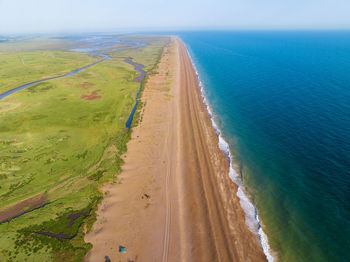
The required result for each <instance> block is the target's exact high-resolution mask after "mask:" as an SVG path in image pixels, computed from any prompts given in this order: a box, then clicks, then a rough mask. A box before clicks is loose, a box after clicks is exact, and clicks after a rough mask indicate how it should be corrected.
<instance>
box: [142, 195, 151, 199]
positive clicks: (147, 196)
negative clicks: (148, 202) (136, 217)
mask: <svg viewBox="0 0 350 262" xmlns="http://www.w3.org/2000/svg"><path fill="white" fill-rule="evenodd" d="M144 197H145V198H147V199H150V198H151V196H150V195H147V194H143V196H142V199H143V198H144Z"/></svg>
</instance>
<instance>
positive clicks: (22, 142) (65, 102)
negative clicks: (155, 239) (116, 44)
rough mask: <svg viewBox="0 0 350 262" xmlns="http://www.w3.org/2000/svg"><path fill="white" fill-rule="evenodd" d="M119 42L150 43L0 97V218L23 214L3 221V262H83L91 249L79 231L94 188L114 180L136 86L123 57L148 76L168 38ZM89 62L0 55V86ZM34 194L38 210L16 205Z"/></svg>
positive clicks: (60, 54)
mask: <svg viewBox="0 0 350 262" xmlns="http://www.w3.org/2000/svg"><path fill="white" fill-rule="evenodd" d="M124 38H127V39H128V40H131V41H132V40H133V39H134V38H135V39H136V38H137V39H139V41H145V42H147V43H148V45H147V46H145V47H141V48H138V49H136V50H134V49H128V50H122V51H116V52H112V53H110V55H111V59H109V60H107V61H105V62H103V63H101V64H98V65H96V66H94V67H91V68H89V69H87V70H85V71H82V72H80V73H78V74H76V75H73V76H70V77H66V78H61V79H55V80H51V81H48V82H44V83H40V84H37V85H35V86H32V87H30V88H27V89H24V90H21V91H19V92H17V93H15V94H13V95H11V96H9V97H6V98H4V99H2V100H0V214H1V211H2V210H3V211H4V210H5V211H6V210H10V209H11V208H12V209H13V208H14V207H15V208H17V209H18V208H21V209H23V211H26V212H27V213H24V214H22V215H20V216H19V217H17V218H15V219H13V220H11V221H10V222H5V223H2V224H0V261H81V260H82V258H83V256H84V255H85V254H86V252H87V251H88V250H89V249H90V248H91V245H90V244H87V243H85V242H84V241H83V236H84V232H85V231H86V230H89V228H91V225H92V223H93V221H94V210H95V209H96V206H97V203H98V202H99V201H100V200H101V198H102V195H101V193H100V192H99V190H98V188H99V187H100V186H101V184H104V183H106V182H112V181H114V183H118V182H119V181H118V177H117V176H116V175H117V174H118V173H119V172H120V171H121V164H122V162H123V161H122V159H121V155H122V154H123V153H124V152H126V143H127V141H128V140H129V139H130V131H128V130H126V128H125V122H126V120H127V119H128V116H129V114H130V112H131V110H132V107H133V106H134V104H135V96H136V93H137V91H138V89H139V84H138V83H136V82H134V81H133V80H134V78H135V76H136V72H135V71H134V68H133V67H132V66H131V65H129V64H127V63H125V62H124V59H125V57H133V58H134V61H135V62H136V63H140V64H143V65H145V71H146V72H148V73H151V71H152V69H153V68H154V67H155V66H156V63H157V61H158V59H159V57H160V54H161V51H162V48H163V47H164V45H165V44H167V43H168V41H169V39H168V38H166V37H132V36H129V37H124ZM0 47H1V44H0ZM0 49H1V48H0ZM19 57H22V59H23V61H24V65H23V64H22V62H21V59H20V58H19ZM94 60H95V59H93V58H91V57H89V56H88V55H87V54H83V53H72V52H64V51H40V52H21V53H11V54H7V55H0V65H1V63H2V62H4V61H6V64H7V65H8V66H7V67H6V69H4V67H3V66H0V75H1V77H0V92H2V91H6V89H11V88H14V87H16V85H19V84H23V83H24V82H26V81H28V82H30V81H33V80H37V79H40V78H44V77H47V76H48V75H50V76H51V75H53V74H56V73H57V72H58V71H59V73H60V74H61V73H62V72H67V71H71V70H72V69H74V68H75V67H81V66H82V65H85V64H89V63H91V61H94ZM136 116H137V114H136ZM136 120H137V119H136ZM36 196H42V198H41V199H45V200H44V202H43V203H42V204H44V206H43V207H41V208H37V209H34V210H32V209H33V208H34V206H30V204H29V205H27V204H26V206H23V205H24V204H23V205H22V206H18V204H19V203H27V202H23V201H25V200H27V201H29V202H30V201H31V200H32V198H33V197H36ZM3 213H4V212H3ZM0 219H1V215H0ZM69 238H71V239H69Z"/></svg>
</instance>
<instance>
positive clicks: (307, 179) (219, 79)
mask: <svg viewBox="0 0 350 262" xmlns="http://www.w3.org/2000/svg"><path fill="white" fill-rule="evenodd" d="M178 35H179V36H180V37H181V39H182V40H183V41H184V42H185V44H186V45H187V47H188V48H189V51H190V54H191V56H192V59H193V61H194V64H195V65H196V67H197V70H198V73H199V76H200V80H201V81H202V85H203V89H204V91H205V94H206V98H207V99H208V103H209V104H210V107H211V109H212V111H213V116H214V119H215V122H216V123H217V125H218V128H219V129H220V130H221V132H222V134H221V135H222V137H223V138H224V139H225V140H226V141H227V142H228V144H229V147H230V152H231V154H232V158H233V160H234V163H235V170H236V172H237V173H238V178H237V181H241V182H242V183H243V185H244V187H245V191H246V192H247V193H248V195H249V197H250V200H251V201H252V203H253V204H254V206H255V207H256V208H257V212H258V215H259V218H260V220H261V221H262V222H263V229H264V232H265V233H266V234H267V236H268V240H269V244H270V246H271V248H272V250H273V251H275V252H276V253H277V256H278V258H279V259H280V261H350V255H349V254H348V252H347V248H348V247H349V246H350V242H349V239H348V236H349V235H350V199H349V198H350V195H349V192H350V158H349V155H350V106H349V101H350V88H349V87H350V33H349V32H181V33H178ZM253 216H254V215H253Z"/></svg>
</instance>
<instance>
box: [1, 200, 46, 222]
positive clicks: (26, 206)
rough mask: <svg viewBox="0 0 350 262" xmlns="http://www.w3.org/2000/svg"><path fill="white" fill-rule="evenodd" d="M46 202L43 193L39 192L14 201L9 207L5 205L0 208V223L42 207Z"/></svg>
mask: <svg viewBox="0 0 350 262" xmlns="http://www.w3.org/2000/svg"><path fill="white" fill-rule="evenodd" d="M47 204H48V202H47V199H46V196H45V194H40V195H37V196H34V197H30V198H28V199H26V200H23V201H21V202H19V203H16V204H14V205H12V206H10V207H6V208H4V209H3V210H0V224H2V223H4V222H9V221H11V220H12V219H14V218H16V217H19V216H21V215H23V214H25V213H28V212H30V211H33V210H34V209H37V208H40V207H43V206H45V205H47Z"/></svg>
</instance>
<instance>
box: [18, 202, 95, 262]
mask: <svg viewBox="0 0 350 262" xmlns="http://www.w3.org/2000/svg"><path fill="white" fill-rule="evenodd" d="M100 199H101V196H95V197H94V198H93V199H91V204H89V205H88V206H87V207H85V208H83V209H81V210H70V209H67V210H66V211H65V213H63V214H56V215H57V217H56V218H55V219H51V220H49V221H45V222H43V223H42V224H41V225H32V226H29V227H27V228H24V229H21V230H19V231H18V234H17V239H16V241H15V244H16V247H17V248H18V249H21V250H22V251H23V252H24V253H25V254H27V255H31V254H32V253H37V252H39V251H40V250H47V249H51V250H52V251H53V256H54V258H55V259H54V261H82V259H83V257H84V255H85V254H86V253H87V252H88V251H89V250H90V249H91V247H92V245H91V244H87V243H85V242H84V239H83V237H84V230H83V224H84V223H85V224H87V226H88V227H89V226H91V225H92V223H93V222H94V221H95V216H94V215H93V216H91V213H93V211H94V210H95V209H96V207H97V204H98V202H99V201H100Z"/></svg>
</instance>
